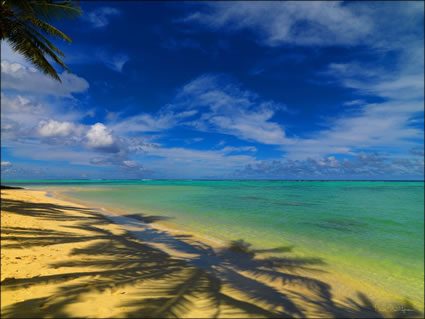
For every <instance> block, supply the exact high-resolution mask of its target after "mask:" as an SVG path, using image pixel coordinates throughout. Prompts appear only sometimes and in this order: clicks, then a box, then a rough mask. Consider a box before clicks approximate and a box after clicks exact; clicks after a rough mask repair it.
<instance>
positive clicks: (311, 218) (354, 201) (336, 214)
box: [4, 180, 424, 304]
mask: <svg viewBox="0 0 425 319" xmlns="http://www.w3.org/2000/svg"><path fill="white" fill-rule="evenodd" d="M4 183H5V184H7V185H9V184H10V185H18V184H19V183H18V182H17V181H4ZM20 183H21V185H24V186H32V187H40V186H41V187H48V186H52V187H61V188H62V187H64V190H66V195H68V196H70V197H72V198H76V199H79V200H83V201H89V202H94V203H96V204H99V205H100V206H103V207H115V208H118V209H121V210H125V211H126V212H129V213H134V214H136V213H140V214H144V215H154V216H165V217H169V218H170V219H169V221H170V222H172V223H174V224H176V225H177V226H178V227H181V228H182V229H191V230H193V231H194V232H197V233H201V234H203V235H205V236H209V237H212V238H217V239H220V240H224V241H229V240H237V239H243V240H245V241H247V242H249V243H251V244H252V245H253V246H254V248H258V249H264V248H273V247H277V246H285V245H286V246H287V245H293V246H294V247H295V250H296V252H297V253H298V254H300V255H303V256H308V257H320V258H323V260H324V261H325V262H326V263H327V265H328V268H329V269H331V270H332V271H335V272H340V273H346V274H349V275H350V276H351V277H352V278H354V280H358V281H364V282H367V283H369V284H371V285H373V286H375V287H377V290H382V291H392V292H393V293H394V295H397V296H399V297H400V298H408V299H410V300H412V301H413V302H414V303H415V304H422V303H423V300H424V297H423V296H424V294H423V288H424V183H423V182H363V181H362V182H360V181H359V182H357V181H356V182H342V181H341V182H307V181H303V182H290V181H78V180H76V181H71V180H69V181H49V182H46V181H43V182H42V181H21V182H20ZM159 219H160V218H159ZM153 220H154V221H155V220H157V219H156V218H153Z"/></svg>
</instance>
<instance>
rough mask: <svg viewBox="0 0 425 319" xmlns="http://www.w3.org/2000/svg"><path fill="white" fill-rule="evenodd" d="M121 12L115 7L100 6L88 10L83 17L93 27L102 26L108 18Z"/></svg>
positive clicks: (107, 21) (108, 20) (104, 25)
mask: <svg viewBox="0 0 425 319" xmlns="http://www.w3.org/2000/svg"><path fill="white" fill-rule="evenodd" d="M120 14H121V12H120V11H119V10H118V9H116V8H111V7H101V8H97V9H95V10H93V11H91V12H89V13H88V14H87V15H86V16H85V17H86V18H85V19H87V20H88V21H89V22H90V23H91V25H92V27H93V28H104V27H106V26H107V25H108V24H109V22H110V18H111V17H114V16H119V15H120Z"/></svg>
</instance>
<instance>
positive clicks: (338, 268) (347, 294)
mask: <svg viewBox="0 0 425 319" xmlns="http://www.w3.org/2000/svg"><path fill="white" fill-rule="evenodd" d="M67 191H68V190H61V189H60V190H57V189H56V190H54V191H53V192H54V193H55V196H57V198H60V199H64V200H67V201H70V202H74V203H77V204H79V205H84V206H87V205H88V206H90V207H96V206H100V205H102V207H101V208H100V210H101V213H103V214H111V213H112V214H113V215H115V216H117V215H118V216H121V215H126V216H129V215H128V214H129V212H127V211H126V210H125V209H123V208H118V207H114V206H111V205H106V206H105V204H104V203H100V202H95V201H93V202H92V201H90V200H80V199H76V198H73V197H72V196H67V195H64V194H63V193H65V192H67ZM141 211H142V212H137V213H136V212H132V213H130V214H131V215H132V214H134V215H136V216H139V215H144V214H145V212H143V208H141ZM148 214H155V213H154V212H151V211H150V212H148ZM148 216H150V215H148ZM149 226H150V227H152V228H154V229H157V230H160V231H166V232H167V231H168V232H170V233H171V234H173V235H174V234H188V235H190V236H192V237H193V238H194V239H196V240H197V241H200V242H204V243H206V244H208V245H210V246H211V247H214V248H216V249H217V248H223V247H226V246H228V245H229V244H231V242H232V241H231V240H226V239H223V238H220V237H213V236H214V235H213V236H211V234H208V233H206V234H205V233H203V232H202V230H199V229H195V230H194V229H193V228H189V227H186V226H185V225H181V224H178V223H177V222H175V220H174V219H171V220H169V219H165V220H159V221H157V222H154V223H149ZM216 235H217V234H216ZM242 241H243V239H242ZM249 244H251V243H249ZM280 244H282V245H284V246H288V247H289V246H293V244H292V243H291V242H288V241H286V240H283V241H282V242H281V243H280ZM254 246H255V245H254ZM271 247H273V245H270V244H266V245H265V246H261V245H259V246H258V248H259V249H260V250H261V249H264V248H266V249H267V248H271ZM288 254H289V255H288V256H290V257H292V258H318V259H322V260H323V261H324V264H323V265H322V266H320V267H319V268H320V270H323V272H316V271H310V270H305V269H299V270H297V272H298V273H300V274H302V275H304V276H307V277H312V278H314V279H317V280H323V281H325V282H326V283H328V284H330V285H331V286H332V291H333V293H334V294H335V296H336V298H342V296H344V298H356V292H357V291H364V292H366V291H367V292H368V294H369V296H371V297H372V298H373V299H374V301H375V302H376V303H377V304H387V303H388V300H392V301H397V302H403V301H404V300H406V299H407V298H408V297H407V298H406V297H405V296H403V295H402V294H400V293H399V291H398V290H397V288H395V287H393V286H392V285H390V284H382V283H381V282H380V281H379V280H376V279H375V278H372V279H373V280H371V279H370V278H364V277H361V275H363V274H362V271H361V269H359V270H357V269H351V268H350V269H349V271H347V269H346V268H345V267H344V265H339V264H338V265H336V264H335V263H334V262H327V261H328V258H329V259H330V256H321V255H317V253H316V252H315V251H312V250H311V249H306V248H305V247H303V246H300V245H297V249H296V250H295V251H291V252H288ZM265 256H267V254H266V255H265ZM270 257H275V256H273V254H272V255H271V256H270ZM332 257H333V256H332ZM363 266H364V267H368V265H367V264H365V265H363ZM422 297H423V296H422ZM411 299H412V298H410V300H411ZM420 299H421V298H417V299H415V300H414V301H412V300H411V301H412V302H413V304H414V305H415V306H416V307H417V308H418V309H420V310H421V311H424V306H423V302H422V301H421V300H420ZM422 300H423V298H422Z"/></svg>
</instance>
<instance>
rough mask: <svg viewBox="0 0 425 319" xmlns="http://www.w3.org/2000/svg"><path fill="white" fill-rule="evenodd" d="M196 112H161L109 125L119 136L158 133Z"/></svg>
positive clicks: (139, 115) (135, 116) (133, 117)
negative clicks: (131, 133)
mask: <svg viewBox="0 0 425 319" xmlns="http://www.w3.org/2000/svg"><path fill="white" fill-rule="evenodd" d="M196 113H197V111H195V110H191V111H184V112H171V111H168V110H162V111H161V112H159V113H158V114H157V115H155V114H147V113H142V114H138V115H134V116H131V117H127V118H125V119H119V120H118V119H116V117H115V118H114V121H113V122H111V123H110V126H111V128H112V129H113V130H114V132H118V133H119V134H126V133H130V132H133V133H136V132H139V133H140V132H160V131H165V130H168V129H171V128H173V127H175V126H176V125H177V124H178V123H179V122H180V121H181V120H183V119H186V118H189V117H191V116H193V115H195V114H196Z"/></svg>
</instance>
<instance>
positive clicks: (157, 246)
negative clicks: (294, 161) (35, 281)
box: [2, 189, 411, 318]
mask: <svg viewBox="0 0 425 319" xmlns="http://www.w3.org/2000/svg"><path fill="white" fill-rule="evenodd" d="M5 193H7V194H8V198H9V197H11V198H13V196H15V198H17V199H18V200H19V199H20V200H22V199H26V200H32V201H34V200H35V201H37V202H39V203H46V202H49V203H55V205H59V204H60V205H67V206H68V207H71V205H73V206H72V207H75V208H77V207H78V209H77V210H80V209H86V210H89V212H88V214H89V218H92V219H95V220H96V221H97V222H99V223H101V221H102V219H103V221H102V223H105V219H107V220H108V221H109V223H105V225H106V226H104V227H106V229H108V228H110V229H111V230H112V229H113V231H112V235H111V236H112V237H113V236H123V234H125V236H129V237H132V238H133V239H132V240H135V241H139V242H140V243H142V244H143V245H147V246H146V247H149V248H145V249H147V250H149V249H150V248H151V249H153V250H155V251H161V252H162V253H165V255H166V256H168V257H167V258H177V259H176V260H178V261H184V263H185V265H186V266H187V267H189V268H190V267H195V268H196V269H198V270H199V271H201V272H206V273H207V274H208V276H213V277H216V279H217V280H220V281H221V282H222V284H223V291H226V293H225V295H226V296H227V297H229V298H230V297H232V298H234V299H236V300H239V301H244V302H248V300H249V302H248V303H250V304H251V303H252V302H251V301H252V300H255V298H254V299H253V296H247V295H246V291H245V292H244V291H243V289H236V288H235V287H237V286H238V285H240V284H241V282H243V283H244V286H245V285H247V286H246V288H248V287H251V289H254V290H255V288H253V287H255V285H258V283H259V282H261V283H262V284H261V288H262V289H266V287H268V288H271V289H272V290H270V291H269V292H273V294H274V293H277V292H279V293H277V296H280V295H279V294H280V293H281V292H282V291H284V292H285V293H286V294H290V295H291V296H292V298H291V299H293V300H294V301H295V300H296V303H295V304H297V305H298V304H299V305H302V306H300V307H298V308H302V309H304V310H303V311H304V312H303V313H304V314H307V315H308V316H318V315H319V314H320V313H322V312H323V313H322V314H321V315H322V316H323V317H329V316H330V315H331V316H332V314H333V315H334V316H335V314H336V312H338V313H339V314H340V315H341V314H343V313H344V311H345V312H346V313H347V314H348V313H350V314H351V313H353V312H354V313H356V312H355V311H359V309H358V308H359V306H360V305H362V302H364V300H362V299H361V298H360V299H359V300H355V299H353V298H352V300H351V302H350V303H347V302H346V300H345V299H344V298H346V297H345V296H342V295H341V296H333V295H332V293H334V291H332V289H331V287H328V286H327V284H326V283H322V282H320V281H319V280H317V279H314V278H309V277H307V276H305V275H304V274H305V273H308V272H309V270H308V268H311V267H313V268H314V264H315V261H314V260H310V261H307V260H301V259H297V258H295V259H294V258H292V257H286V262H288V261H290V262H291V263H292V265H285V267H286V268H287V269H285V270H284V273H283V274H280V273H277V271H276V269H274V268H273V271H276V273H274V276H277V277H278V278H279V279H280V281H282V282H280V283H278V282H275V280H271V278H270V277H269V278H267V276H270V275H271V274H270V271H272V270H270V269H269V270H268V273H267V272H265V271H264V270H263V269H255V270H256V271H257V272H259V273H260V275H258V277H257V278H255V276H254V277H252V276H253V274H252V272H251V269H250V268H249V267H246V266H245V265H239V262H240V261H241V260H244V261H245V263H246V264H250V263H252V265H250V266H251V267H254V268H256V267H257V266H261V267H260V268H264V267H265V268H267V267H269V263H270V260H268V259H267V257H266V258H265V259H262V258H261V256H260V255H261V254H257V253H256V252H255V254H254V252H252V251H249V249H245V248H244V247H243V243H242V247H239V248H238V247H233V248H232V247H230V248H229V246H226V243H220V242H217V241H216V240H214V239H212V240H211V239H209V238H204V237H203V236H201V235H200V234H196V233H192V232H187V231H182V230H178V229H172V228H168V227H164V226H162V225H161V221H159V222H151V223H145V222H143V220H137V219H134V218H131V217H128V215H127V216H120V215H119V213H118V214H117V213H115V212H113V211H111V210H110V209H105V208H103V209H102V208H97V209H92V208H87V204H86V203H85V205H81V204H80V203H77V202H76V201H75V200H73V199H71V198H64V197H63V196H61V195H60V191H59V192H54V191H53V192H52V193H51V194H48V193H47V192H46V191H45V190H38V189H37V190H13V191H7V192H4V191H2V197H3V195H4V194H5ZM13 193H14V194H13ZM19 193H21V195H23V194H25V196H26V197H25V196H24V197H23V196H19ZM36 193H38V194H36ZM58 193H59V194H58ZM62 198H63V199H62ZM64 199H65V200H64ZM5 206H6V207H2V209H3V208H4V210H5V212H7V205H5ZM67 206H63V207H67ZM100 215H101V216H100ZM59 216H60V215H58V216H56V217H57V218H59ZM2 217H3V211H2ZM9 217H10V216H9ZM30 218H31V217H30ZM82 218H83V219H84V218H85V217H84V216H83V217H82ZM59 220H60V218H59ZM49 222H52V221H51V220H49ZM68 222H69V224H70V225H68V226H67V227H68V228H72V229H75V228H76V224H78V222H79V220H78V218H77V219H72V220H69V221H68ZM56 224H58V223H57V222H56ZM59 224H60V222H59ZM94 225H97V224H94ZM3 226H4V223H3V222H2V228H3ZM51 226H54V225H53V224H52V225H51ZM176 226H177V225H176ZM59 227H63V225H59ZM85 227H86V228H85V229H84V230H85V231H89V230H95V231H98V232H100V230H98V228H99V227H100V226H93V225H91V224H90V225H89V224H87V225H86V226H85ZM102 231H105V232H106V230H102ZM113 234H117V235H113ZM119 234H121V235H119ZM47 237H48V236H47ZM112 237H111V238H112ZM72 238H73V237H72ZM240 244H241V243H240ZM67 245H68V246H69V245H70V249H71V251H72V250H75V247H74V246H75V245H72V243H68V244H67ZM2 246H3V242H2ZM50 247H54V246H50ZM3 248H4V247H3ZM22 249H24V250H25V249H26V248H21V250H22ZM79 249H81V247H80V248H79ZM244 249H245V250H244ZM6 250H7V248H6ZM27 250H28V249H27ZM238 250H239V251H238ZM4 251H5V250H3V251H2V255H3V252H4ZM134 253H136V254H138V253H139V251H137V252H136V251H135V252H134ZM233 255H235V256H236V257H237V258H235V257H234V256H233ZM278 255H279V253H278ZM257 256H258V257H259V258H258V259H257ZM2 257H3V256H2ZM217 258H220V260H216V259H217ZM291 258H292V259H291ZM238 259H239V260H238ZM223 260H224V261H225V263H223ZM263 260H264V262H263ZM265 261H267V262H265ZM46 262H47V263H49V260H46ZM108 262H110V260H105V263H108ZM297 262H298V263H299V264H302V262H304V263H305V264H304V265H306V266H305V269H302V268H303V267H300V269H298V270H295V271H293V269H292V270H291V269H290V267H289V266H291V267H295V266H294V264H296V263H297ZM258 263H260V264H259V265H257V264H258ZM309 263H310V265H313V266H311V267H310V266H309ZM2 266H3V269H4V265H3V258H2ZM46 267H47V265H45V268H46ZM238 267H239V268H240V269H236V270H234V269H233V268H238ZM45 270H46V269H45ZM261 271H262V272H263V273H261ZM250 272H251V273H250ZM229 273H232V276H230V277H231V278H230V277H229ZM9 275H10V274H9ZM283 275H284V276H283ZM34 276H37V274H34ZM38 276H40V275H38ZM238 276H239V277H238ZM282 276H283V277H282ZM285 276H286V277H285ZM7 278H10V277H9V276H6V277H4V276H3V274H2V280H3V281H2V283H3V284H4V280H5V279H7ZM235 278H239V279H235ZM254 278H255V280H253V279H254ZM282 278H286V280H288V278H293V280H295V279H294V278H298V279H299V280H301V278H302V279H303V280H305V281H309V280H310V281H311V283H310V284H312V285H313V286H314V285H316V286H317V287H316V288H317V289H318V292H315V293H313V294H312V292H311V291H308V290H309V289H307V291H306V287H303V285H302V284H300V285H299V286H298V284H297V285H290V286H287V285H285V283H284V280H283V279H282ZM319 278H320V276H319ZM15 279H16V278H15ZM251 280H253V281H252V282H251ZM301 281H302V280H301ZM6 282H8V281H7V280H6ZM9 282H10V280H9ZM112 285H113V283H112ZM233 286H235V287H233ZM6 287H7V286H6ZM224 287H225V288H224ZM55 288H56V289H57V288H58V287H55ZM256 289H257V290H258V289H259V287H257V288H256ZM325 290H326V291H328V293H330V294H331V295H330V296H331V297H329V296H328V297H327V298H328V299H326V300H324V299H323V298H324V296H323V293H324V291H325ZM6 291H7V289H5V288H4V285H2V297H5V298H6V300H7V301H8V302H7V306H10V305H12V304H13V301H15V303H16V302H18V301H17V300H19V298H21V297H16V296H15V299H13V298H12V300H10V301H9V300H8V299H9V298H11V293H10V292H8V293H6ZM3 293H5V294H6V295H5V296H3ZM252 293H253V294H255V293H260V292H258V291H257V292H256V291H253V292H252ZM273 294H271V295H270V296H272V295H273ZM256 297H257V299H258V298H259V297H258V296H256ZM261 297H262V298H259V299H260V301H259V302H258V303H252V305H256V306H257V305H261V307H260V308H261V309H259V308H255V311H257V314H256V315H257V317H258V315H259V313H258V311H260V310H261V311H268V312H267V313H268V314H269V315H270V314H271V312H270V311H272V309H274V310H273V311H281V312H282V313H283V312H284V313H285V314H290V315H291V316H295V317H297V316H298V315H297V312H296V311H295V310H292V311H294V312H293V313H291V312H290V311H291V310H290V308H291V307H290V306H289V304H286V306H285V303H283V301H281V302H280V303H279V302H278V303H277V304H279V305H280V307H278V308H276V307H277V304H276V302H274V305H273V307H271V308H270V303H273V302H272V301H270V300H267V299H269V298H270V297H268V296H267V295H265V296H261ZM274 298H277V297H276V296H274ZM21 299H22V298H21ZM120 299H121V298H120ZM2 300H4V299H3V298H2ZM294 301H292V303H294ZM318 303H319V304H320V305H319V306H318ZM3 304H4V303H3V302H2V315H3V316H4V313H3V308H4V307H3ZM356 305H357V306H356ZM234 306H235V305H234ZM245 306H246V307H248V305H245ZM325 306H326V307H327V308H320V307H325ZM257 307H258V306H257ZM288 307H289V308H288ZM356 307H357V308H356ZM397 307H398V308H399V310H400V309H402V308H403V307H404V308H406V309H407V308H408V307H411V306H409V305H408V304H397V305H396V304H394V305H392V306H391V307H390V306H389V304H387V305H384V306H382V305H381V306H376V307H375V309H370V307H369V309H364V308H365V307H364V305H363V307H361V308H362V311H363V312H366V313H369V314H370V313H371V312H372V311H374V312H375V313H376V312H377V311H379V312H382V313H384V314H385V315H388V314H389V313H391V312H392V310H397V309H396V308H397ZM267 308H269V309H267ZM317 308H320V309H317ZM384 308H385V309H384ZM390 308H391V309H390ZM8 309H9V308H8ZM276 309H279V310H276ZM85 310H87V309H85ZM245 310H246V309H245ZM320 310H321V311H320ZM110 311H112V310H110ZM253 311H254V310H253ZM261 311H260V312H261ZM263 315H264V316H265V317H267V315H266V312H263ZM359 315H360V313H359ZM92 316H93V315H92ZM108 316H111V312H109V313H108V315H107V316H106V317H108ZM189 316H191V315H189ZM193 316H194V317H197V316H198V317H199V316H202V313H200V312H198V313H196V315H193ZM319 316H320V315H319ZM4 317H5V318H6V317H8V316H7V312H6V316H4ZM98 317H99V315H98ZM100 317H102V315H100ZM239 317H240V314H239Z"/></svg>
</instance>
